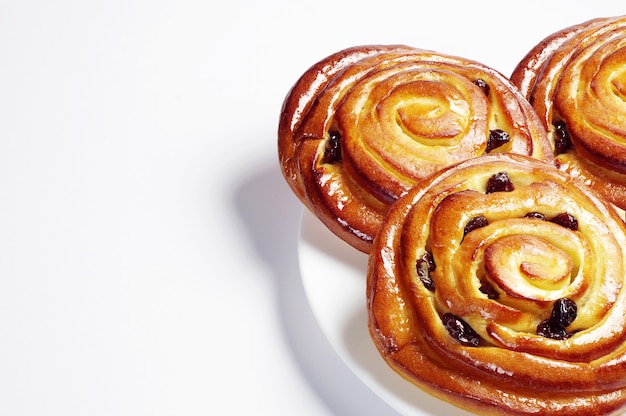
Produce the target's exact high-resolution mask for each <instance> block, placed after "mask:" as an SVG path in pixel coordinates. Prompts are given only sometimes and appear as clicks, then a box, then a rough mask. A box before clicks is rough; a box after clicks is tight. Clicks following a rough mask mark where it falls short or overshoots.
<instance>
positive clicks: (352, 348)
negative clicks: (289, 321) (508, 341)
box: [298, 210, 470, 416]
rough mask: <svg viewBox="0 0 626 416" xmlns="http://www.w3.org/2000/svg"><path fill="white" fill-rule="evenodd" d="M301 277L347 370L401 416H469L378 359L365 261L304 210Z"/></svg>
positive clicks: (316, 315) (319, 318)
mask: <svg viewBox="0 0 626 416" xmlns="http://www.w3.org/2000/svg"><path fill="white" fill-rule="evenodd" d="M298 244H299V247H298V248H299V261H300V275H301V276H302V280H303V285H304V290H305V292H306V295H307V298H308V300H309V303H310V304H311V308H312V310H313V314H314V315H315V318H316V319H317V321H318V322H319V324H320V326H321V328H322V330H323V331H324V334H325V335H326V337H327V338H328V340H329V342H330V343H331V345H332V346H333V347H334V348H335V350H336V351H337V354H339V356H340V357H341V358H342V359H343V361H344V362H345V363H346V364H347V365H348V367H349V368H350V369H351V370H352V371H354V373H355V374H356V375H357V376H358V377H359V378H360V379H361V380H362V381H363V382H364V383H365V384H366V385H367V386H368V387H369V388H370V389H371V390H372V391H373V392H374V393H375V394H377V395H378V396H379V397H380V398H382V399H383V400H384V401H386V402H387V403H388V404H389V405H390V406H391V407H393V408H394V409H396V410H397V411H398V412H400V413H401V414H402V415H404V416H425V415H433V416H440V415H446V416H467V415H470V413H468V412H465V411H462V410H460V409H458V408H456V407H453V406H452V405H450V404H448V403H446V402H443V401H441V400H438V399H436V398H434V397H432V396H430V395H428V394H426V393H424V392H423V391H421V390H420V389H418V388H417V387H415V386H413V385H412V384H411V383H409V382H408V381H406V380H404V379H403V378H402V377H401V376H399V375H398V374H396V373H395V372H394V371H393V370H392V369H391V368H390V367H388V366H387V363H385V361H384V360H383V359H382V357H381V356H380V355H379V353H378V351H377V350H376V347H375V346H374V344H373V342H372V341H371V339H370V336H369V332H368V329H367V310H366V303H365V274H366V270H367V256H366V255H365V254H363V253H361V252H359V251H357V250H355V249H353V248H352V247H350V246H349V245H348V244H346V243H344V242H343V241H341V240H339V238H337V237H336V236H335V235H334V234H332V233H331V232H330V231H329V230H328V229H327V228H326V227H325V226H324V225H323V224H322V223H321V222H320V221H319V220H318V219H317V218H316V217H314V216H313V215H312V214H311V213H310V212H308V211H307V210H304V211H303V213H302V218H301V220H300V234H299V242H298Z"/></svg>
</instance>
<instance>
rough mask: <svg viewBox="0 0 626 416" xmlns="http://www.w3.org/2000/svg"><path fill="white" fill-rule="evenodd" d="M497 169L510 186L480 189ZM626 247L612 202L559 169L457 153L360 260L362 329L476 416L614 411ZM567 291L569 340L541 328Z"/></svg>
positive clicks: (623, 325) (414, 377)
mask: <svg viewBox="0 0 626 416" xmlns="http://www.w3.org/2000/svg"><path fill="white" fill-rule="evenodd" d="M501 172H505V173H506V174H507V175H508V178H509V180H510V183H511V184H512V185H513V189H512V190H511V189H508V190H496V191H494V192H487V189H488V183H489V181H490V178H492V177H493V175H496V174H499V173H501ZM529 213H541V214H543V216H544V217H543V218H539V217H538V216H537V215H533V217H532V218H529V217H528V216H527V214H529ZM564 213H567V214H570V215H571V216H572V217H573V218H574V219H575V220H576V221H577V227H574V226H573V225H572V224H571V223H567V224H565V223H563V222H559V221H557V219H559V218H562V217H563V215H562V214H564ZM480 216H483V217H484V218H485V219H486V220H487V221H486V223H483V224H482V226H480V227H478V228H474V227H470V228H466V226H468V224H470V223H475V221H474V219H475V218H477V217H480ZM473 228H474V229H473ZM466 229H467V230H468V231H467V232H466ZM624 250H626V226H625V224H624V222H623V221H622V220H621V219H620V217H619V215H618V214H617V209H616V208H615V207H613V206H612V205H611V204H609V203H608V202H606V201H605V200H604V199H602V198H600V197H598V196H596V194H595V193H594V192H592V191H591V190H589V189H588V188H586V187H585V185H584V184H582V183H579V182H578V181H577V180H576V179H575V178H573V177H571V176H570V175H568V174H567V173H565V172H563V171H562V170H559V169H557V168H556V167H554V166H552V165H549V164H547V163H543V162H540V161H537V160H533V159H531V158H529V157H527V156H522V155H513V154H508V155H506V154H500V155H487V156H482V157H478V158H475V159H472V160H468V161H465V162H461V163H460V164H457V165H454V166H451V167H448V168H446V169H443V170H441V171H440V172H438V173H436V174H434V175H432V176H431V177H429V178H428V179H426V180H424V181H422V182H420V183H419V184H418V185H416V187H414V188H413V189H411V190H410V191H408V192H407V193H406V194H405V195H404V196H403V197H401V198H400V199H399V200H398V201H397V203H396V204H394V205H393V206H392V207H391V208H390V210H389V212H388V215H387V216H386V218H385V220H384V222H383V225H382V227H381V230H380V232H379V234H378V235H377V237H376V239H375V242H374V244H373V247H372V251H371V253H370V257H369V259H370V260H369V265H368V275H367V294H368V298H367V305H368V310H369V327H370V334H371V336H372V339H373V340H374V343H375V344H376V347H377V348H378V350H379V352H380V354H381V355H382V357H383V358H384V359H385V360H386V362H387V363H388V364H389V365H390V366H391V367H392V368H393V369H394V370H396V371H397V372H398V373H399V374H401V375H402V376H403V377H405V378H406V379H407V380H409V381H411V382H413V383H414V384H416V385H417V386H419V387H421V388H422V389H424V390H426V391H428V392H430V393H431V394H433V395H435V396H438V397H440V398H442V399H443V400H446V401H448V402H450V403H452V404H454V405H456V406H458V407H461V408H464V409H466V410H469V411H472V412H476V413H478V414H497V415H506V414H509V415H560V416H566V415H581V416H582V415H585V416H588V415H609V414H614V413H615V412H618V411H619V410H620V409H622V410H623V406H624V403H625V402H626V292H625V291H624V288H623V285H624V277H625V273H626V256H625V255H624V254H625V253H624ZM425 253H429V254H430V255H431V256H432V257H431V258H432V262H433V264H434V266H433V267H432V268H429V267H426V266H427V263H425V262H424V261H423V259H424V255H425ZM427 269H428V270H429V271H428V272H426V270H427ZM420 270H421V271H420ZM565 298H567V299H569V300H571V301H573V302H575V304H576V306H577V315H576V316H575V320H574V321H573V322H571V323H570V324H568V326H567V327H566V328H565V329H564V330H565V331H566V333H567V337H564V338H563V339H557V338H554V337H551V336H545V335H538V334H537V328H538V326H539V325H540V324H541V323H542V322H545V321H546V320H549V319H550V316H551V314H552V308H553V307H554V305H555V302H557V300H559V299H565ZM450 317H452V322H454V323H456V325H457V326H456V327H457V329H458V325H460V324H459V322H460V320H462V321H463V322H465V324H466V325H468V326H469V327H470V328H471V329H472V330H473V331H475V334H476V336H477V337H478V338H472V340H473V341H475V343H474V344H468V343H467V342H466V338H463V337H458V336H457V335H455V334H456V333H455V332H454V328H455V326H454V325H451V324H450V323H448V324H444V321H445V320H446V319H450ZM459 319H460V320H459ZM448 322H449V321H448ZM459 340H463V341H465V342H466V343H465V344H463V343H462V342H461V341H459Z"/></svg>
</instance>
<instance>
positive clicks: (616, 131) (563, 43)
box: [511, 16, 626, 208]
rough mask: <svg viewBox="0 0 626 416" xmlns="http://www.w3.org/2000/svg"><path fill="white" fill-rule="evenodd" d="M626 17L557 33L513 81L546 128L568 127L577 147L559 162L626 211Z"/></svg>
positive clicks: (532, 55)
mask: <svg viewBox="0 0 626 416" xmlns="http://www.w3.org/2000/svg"><path fill="white" fill-rule="evenodd" d="M625 36H626V16H619V17H611V18H598V19H593V20H589V21H587V22H583V23H580V24H577V25H573V26H571V27H567V28H564V29H562V30H560V31H557V32H555V33H553V34H551V35H549V36H547V37H546V38H545V39H544V40H542V41H541V42H540V43H539V44H537V45H536V46H535V47H534V48H533V49H531V50H530V51H529V52H528V54H527V55H526V56H525V57H524V58H523V59H522V60H521V61H520V62H519V64H518V65H517V67H516V68H515V70H514V71H513V73H512V75H511V81H512V82H513V83H514V84H515V85H517V86H518V87H519V88H520V90H521V91H522V93H523V94H524V96H525V97H526V98H527V99H528V100H529V101H530V102H531V103H532V105H533V107H534V108H535V110H536V112H537V114H538V115H539V117H540V118H541V120H542V122H543V123H544V126H545V127H546V129H547V130H548V131H549V132H550V134H551V135H552V136H554V135H556V134H557V131H556V128H555V125H557V124H558V123H564V125H565V129H566V131H567V134H568V135H569V137H570V140H571V142H572V144H573V148H570V149H569V150H567V151H565V152H563V153H560V152H557V153H560V154H557V155H556V156H557V163H558V164H559V165H560V166H561V168H562V169H563V170H565V171H567V172H568V173H570V174H572V175H574V176H577V177H579V178H580V179H581V180H583V181H584V182H586V183H587V184H588V185H589V186H591V187H593V188H595V190H596V191H597V192H599V193H600V194H601V195H602V196H604V197H605V198H606V199H608V200H609V201H611V202H613V203H614V204H616V205H617V206H619V207H621V208H626V101H625V100H626V37H625Z"/></svg>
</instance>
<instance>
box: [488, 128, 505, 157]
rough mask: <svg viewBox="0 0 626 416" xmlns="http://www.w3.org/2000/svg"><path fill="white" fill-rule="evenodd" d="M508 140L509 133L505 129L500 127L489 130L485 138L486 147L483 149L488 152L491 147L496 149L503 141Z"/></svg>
mask: <svg viewBox="0 0 626 416" xmlns="http://www.w3.org/2000/svg"><path fill="white" fill-rule="evenodd" d="M509 140H510V138H509V133H507V132H506V131H504V130H500V129H495V130H490V131H489V139H488V140H487V149H485V151H486V152H487V153H489V152H491V151H492V150H493V149H497V148H498V147H500V146H502V145H504V144H505V143H508V142H509Z"/></svg>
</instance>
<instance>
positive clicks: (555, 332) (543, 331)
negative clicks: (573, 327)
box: [537, 319, 572, 340]
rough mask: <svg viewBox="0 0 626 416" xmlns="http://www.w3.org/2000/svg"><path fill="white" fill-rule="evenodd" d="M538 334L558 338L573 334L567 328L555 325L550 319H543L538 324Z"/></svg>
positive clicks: (565, 337)
mask: <svg viewBox="0 0 626 416" xmlns="http://www.w3.org/2000/svg"><path fill="white" fill-rule="evenodd" d="M537 335H541V336H542V337H546V338H552V339H557V340H562V339H567V338H569V337H571V336H572V334H570V333H569V332H567V331H566V330H565V328H559V327H555V326H554V325H553V323H552V321H551V320H550V319H546V320H545V321H542V322H541V323H540V324H539V325H538V326H537Z"/></svg>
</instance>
